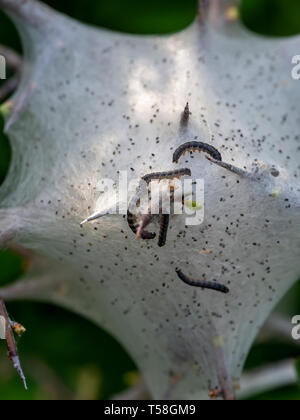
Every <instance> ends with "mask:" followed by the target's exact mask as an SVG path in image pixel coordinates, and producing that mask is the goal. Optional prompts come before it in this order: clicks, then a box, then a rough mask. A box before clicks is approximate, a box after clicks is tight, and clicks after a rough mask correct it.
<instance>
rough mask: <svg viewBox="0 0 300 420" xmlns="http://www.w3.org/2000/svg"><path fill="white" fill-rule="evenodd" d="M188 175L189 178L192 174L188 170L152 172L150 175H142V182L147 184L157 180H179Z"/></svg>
mask: <svg viewBox="0 0 300 420" xmlns="http://www.w3.org/2000/svg"><path fill="white" fill-rule="evenodd" d="M184 175H188V176H191V175H192V172H191V170H190V169H188V168H183V169H175V170H174V171H167V172H152V173H151V174H147V175H144V176H143V177H142V180H143V181H145V182H147V184H149V183H150V182H151V181H153V180H155V179H158V180H159V181H160V180H162V179H174V178H180V177H181V176H184Z"/></svg>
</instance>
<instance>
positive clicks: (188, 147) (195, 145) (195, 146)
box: [173, 141, 222, 163]
mask: <svg viewBox="0 0 300 420" xmlns="http://www.w3.org/2000/svg"><path fill="white" fill-rule="evenodd" d="M196 150H199V152H206V153H208V154H209V155H210V156H211V157H212V158H213V159H215V160H219V161H221V160H222V156H221V153H220V152H219V151H218V150H217V149H216V148H214V147H213V146H211V145H210V144H207V143H202V142H200V141H189V142H187V143H184V144H182V145H181V146H179V147H178V148H177V149H176V150H175V152H174V153H173V162H176V163H177V162H178V160H179V159H180V157H181V156H182V155H183V154H184V153H185V152H187V151H196Z"/></svg>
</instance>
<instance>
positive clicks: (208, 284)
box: [176, 268, 229, 293]
mask: <svg viewBox="0 0 300 420" xmlns="http://www.w3.org/2000/svg"><path fill="white" fill-rule="evenodd" d="M176 273H177V276H178V277H179V278H180V280H182V281H183V282H184V283H186V284H188V285H189V286H195V287H202V288H203V289H211V290H216V291H217V292H221V293H229V289H228V287H226V286H224V285H223V284H220V283H215V282H212V281H206V280H193V279H191V278H190V277H188V276H186V275H185V274H183V272H182V271H181V270H180V269H179V268H176Z"/></svg>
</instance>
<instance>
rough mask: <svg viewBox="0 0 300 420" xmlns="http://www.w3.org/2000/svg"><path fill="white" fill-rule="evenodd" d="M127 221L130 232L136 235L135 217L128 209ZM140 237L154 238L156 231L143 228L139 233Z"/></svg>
mask: <svg viewBox="0 0 300 420" xmlns="http://www.w3.org/2000/svg"><path fill="white" fill-rule="evenodd" d="M127 223H128V226H129V227H130V229H131V230H132V232H133V233H134V234H135V235H136V234H137V225H138V224H137V217H136V216H135V215H134V214H133V213H131V212H130V211H129V210H127ZM140 237H141V238H142V239H154V238H155V237H156V233H152V232H147V231H146V230H143V231H142V232H141V234H140Z"/></svg>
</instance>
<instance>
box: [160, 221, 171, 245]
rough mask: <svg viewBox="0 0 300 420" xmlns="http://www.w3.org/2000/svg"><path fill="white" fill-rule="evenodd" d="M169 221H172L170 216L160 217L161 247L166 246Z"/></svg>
mask: <svg viewBox="0 0 300 420" xmlns="http://www.w3.org/2000/svg"><path fill="white" fill-rule="evenodd" d="M169 221H170V216H169V215H168V214H162V215H161V216H160V231H159V237H158V246H159V247H162V246H164V245H165V244H166V241H167V234H168V227H169Z"/></svg>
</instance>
